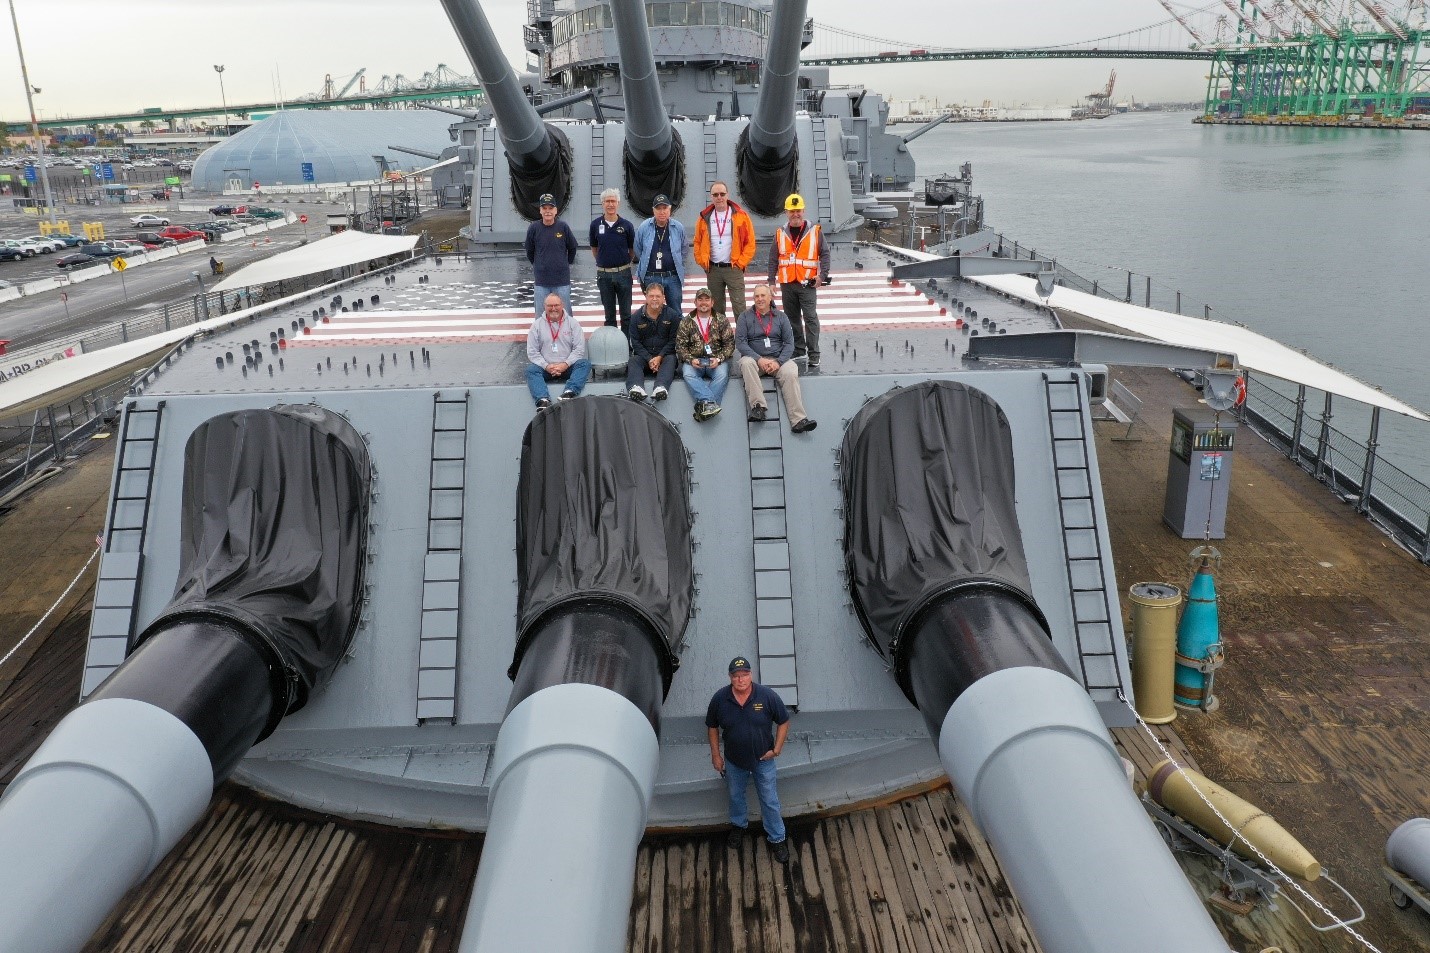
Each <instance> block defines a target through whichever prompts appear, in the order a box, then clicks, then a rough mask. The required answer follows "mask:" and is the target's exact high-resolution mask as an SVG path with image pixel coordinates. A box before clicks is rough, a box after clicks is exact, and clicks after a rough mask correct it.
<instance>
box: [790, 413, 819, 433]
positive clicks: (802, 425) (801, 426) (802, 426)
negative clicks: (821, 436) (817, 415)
mask: <svg viewBox="0 0 1430 953" xmlns="http://www.w3.org/2000/svg"><path fill="white" fill-rule="evenodd" d="M818 426H819V421H817V420H815V419H814V418H813V417H806V418H804V419H803V420H801V421H800V422H799V423H797V424H794V425H792V426H791V427H790V428H789V429H790V431H791V432H793V433H809V432H810V431H811V430H813V429H814V428H815V427H818Z"/></svg>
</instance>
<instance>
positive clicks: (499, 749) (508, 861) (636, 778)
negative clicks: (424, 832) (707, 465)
mask: <svg viewBox="0 0 1430 953" xmlns="http://www.w3.org/2000/svg"><path fill="white" fill-rule="evenodd" d="M518 487H519V489H518V491H517V525H516V536H517V539H516V542H517V589H518V623H517V642H516V653H515V660H514V661H513V663H512V667H511V671H510V673H509V674H511V676H512V678H513V681H514V685H513V688H512V693H511V701H510V706H509V708H508V711H507V716H506V719H505V721H503V722H502V727H501V731H500V732H499V733H498V735H497V744H496V752H495V754H494V755H493V765H492V769H491V773H490V777H491V781H490V793H489V795H488V803H489V810H488V817H489V823H488V829H487V840H486V844H485V846H484V848H483V850H482V861H481V867H480V868H479V869H478V871H477V881H476V885H475V887H474V888H473V892H472V901H471V905H470V907H469V908H468V914H467V923H466V928H465V929H464V930H463V933H462V945H461V949H462V950H463V951H464V953H475V951H482V953H496V951H505V950H515V949H530V950H576V949H580V950H589V951H610V953H616V951H620V950H624V949H625V942H626V927H627V921H628V919H629V915H630V905H631V893H632V891H633V890H634V886H635V885H634V876H635V860H636V848H637V847H638V845H639V844H640V839H641V835H642V834H643V833H644V831H645V821H646V811H647V808H648V807H649V804H650V797H651V792H652V790H653V788H654V785H655V772H656V767H657V763H658V760H659V750H660V742H659V737H658V735H659V730H660V707H661V704H662V702H663V701H664V699H665V695H666V692H667V691H668V690H669V688H670V681H671V677H672V676H673V675H674V673H675V668H676V664H677V660H676V658H675V655H674V647H675V646H677V645H679V644H680V640H681V638H682V636H683V634H684V631H685V626H686V623H687V621H688V620H689V617H690V608H691V604H692V602H693V600H694V595H695V576H694V568H693V567H694V561H693V555H692V550H691V538H690V527H691V524H692V522H693V517H692V515H691V509H690V486H689V475H688V463H687V461H686V456H685V447H684V445H683V444H682V443H681V441H680V437H679V435H678V434H677V432H676V430H675V427H674V426H673V425H672V424H671V423H670V422H669V421H668V420H666V419H665V418H664V417H662V416H661V415H660V414H658V413H656V412H655V411H653V410H651V409H649V408H647V407H644V406H640V405H637V404H633V403H632V402H631V401H629V400H625V399H622V398H615V397H586V398H583V399H581V400H573V401H565V402H562V403H561V404H560V405H559V406H557V407H554V408H552V409H551V410H548V411H545V412H543V413H540V414H538V415H537V416H536V417H535V418H534V419H533V420H532V422H531V424H530V425H529V426H528V427H527V430H526V434H525V436H524V437H523V439H522V448H521V479H520V482H519V483H518ZM552 911H559V915H553V914H552Z"/></svg>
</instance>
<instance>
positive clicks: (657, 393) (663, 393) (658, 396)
mask: <svg viewBox="0 0 1430 953" xmlns="http://www.w3.org/2000/svg"><path fill="white" fill-rule="evenodd" d="M650 396H651V397H652V398H653V399H654V400H665V399H666V398H667V397H669V396H670V391H668V390H666V389H665V388H664V387H657V388H656V389H655V390H653V391H651V393H650Z"/></svg>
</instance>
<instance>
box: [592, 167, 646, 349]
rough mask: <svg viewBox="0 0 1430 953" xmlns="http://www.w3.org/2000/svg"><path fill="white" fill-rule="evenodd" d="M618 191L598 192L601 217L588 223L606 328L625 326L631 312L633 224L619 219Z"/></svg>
mask: <svg viewBox="0 0 1430 953" xmlns="http://www.w3.org/2000/svg"><path fill="white" fill-rule="evenodd" d="M620 207H621V193H619V192H617V191H616V190H615V189H607V190H606V191H604V192H602V193H601V212H602V214H601V216H600V217H598V218H596V219H595V220H594V221H592V222H591V241H590V244H591V257H592V258H595V259H596V288H597V290H599V291H600V292H601V306H602V307H603V308H605V309H606V327H608V328H610V327H615V326H616V325H617V322H619V324H620V328H621V330H622V331H624V330H625V329H626V315H628V314H630V313H631V262H632V260H634V258H635V247H636V227H635V226H634V225H632V224H631V223H630V222H628V221H626V220H625V219H624V218H621V216H620V213H619V212H618V211H617V210H618V209H619V208H620Z"/></svg>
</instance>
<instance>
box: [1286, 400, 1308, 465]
mask: <svg viewBox="0 0 1430 953" xmlns="http://www.w3.org/2000/svg"><path fill="white" fill-rule="evenodd" d="M1305 427H1306V385H1305V384H1301V385H1300V386H1299V387H1297V388H1296V419H1295V421H1293V422H1292V424H1291V449H1290V450H1289V451H1287V453H1286V455H1287V456H1288V457H1290V458H1291V459H1292V460H1297V461H1299V460H1300V459H1301V433H1302V431H1303V430H1305Z"/></svg>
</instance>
